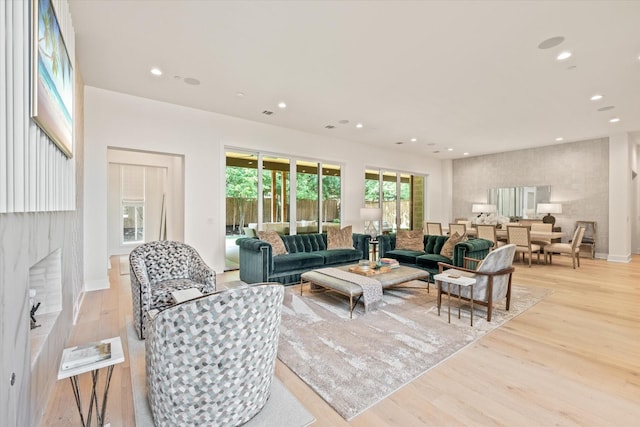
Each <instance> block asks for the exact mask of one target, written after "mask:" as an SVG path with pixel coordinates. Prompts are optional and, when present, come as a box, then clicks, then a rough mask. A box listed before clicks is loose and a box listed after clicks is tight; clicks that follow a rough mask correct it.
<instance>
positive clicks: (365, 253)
mask: <svg viewBox="0 0 640 427" xmlns="http://www.w3.org/2000/svg"><path fill="white" fill-rule="evenodd" d="M280 237H281V238H282V241H283V242H284V246H285V248H286V249H287V252H288V253H287V254H282V255H277V256H273V249H272V247H271V244H269V243H267V242H264V241H262V240H259V239H257V238H252V237H250V238H241V239H238V240H236V245H238V246H239V247H240V280H242V281H243V282H246V283H259V282H279V283H282V284H285V285H286V284H292V283H299V282H300V275H301V274H302V273H304V272H307V271H310V270H314V269H317V268H322V267H336V266H341V265H348V264H355V263H357V262H358V261H359V260H361V259H369V240H370V239H371V237H370V236H369V235H367V234H358V233H353V235H352V238H353V247H354V249H327V235H326V234H324V233H322V234H318V233H315V234H301V235H294V236H290V235H286V236H280Z"/></svg>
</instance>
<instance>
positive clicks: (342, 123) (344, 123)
mask: <svg viewBox="0 0 640 427" xmlns="http://www.w3.org/2000/svg"><path fill="white" fill-rule="evenodd" d="M338 123H340V124H341V125H346V124H348V123H349V120H347V119H342V120H338Z"/></svg>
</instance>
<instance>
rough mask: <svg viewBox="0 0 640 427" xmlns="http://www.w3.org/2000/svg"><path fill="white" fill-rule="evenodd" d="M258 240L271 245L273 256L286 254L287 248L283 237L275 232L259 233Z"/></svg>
mask: <svg viewBox="0 0 640 427" xmlns="http://www.w3.org/2000/svg"><path fill="white" fill-rule="evenodd" d="M258 238H259V239H260V240H262V241H265V242H267V243H270V244H271V248H272V249H273V256H276V255H282V254H286V253H288V252H287V248H285V247H284V242H283V241H282V237H280V235H279V234H278V233H277V232H275V231H258Z"/></svg>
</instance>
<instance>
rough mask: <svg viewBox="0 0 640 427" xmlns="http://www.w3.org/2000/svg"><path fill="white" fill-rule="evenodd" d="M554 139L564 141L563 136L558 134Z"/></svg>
mask: <svg viewBox="0 0 640 427" xmlns="http://www.w3.org/2000/svg"><path fill="white" fill-rule="evenodd" d="M556 141H557V142H560V141H564V138H563V137H561V136H559V137H557V138H556Z"/></svg>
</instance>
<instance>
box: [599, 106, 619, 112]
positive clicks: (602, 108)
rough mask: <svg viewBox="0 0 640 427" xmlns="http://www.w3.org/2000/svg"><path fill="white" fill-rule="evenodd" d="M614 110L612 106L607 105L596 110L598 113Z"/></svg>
mask: <svg viewBox="0 0 640 427" xmlns="http://www.w3.org/2000/svg"><path fill="white" fill-rule="evenodd" d="M614 108H616V107H615V106H614V105H607V106H606V107H600V108H598V111H609V110H613V109H614Z"/></svg>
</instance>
